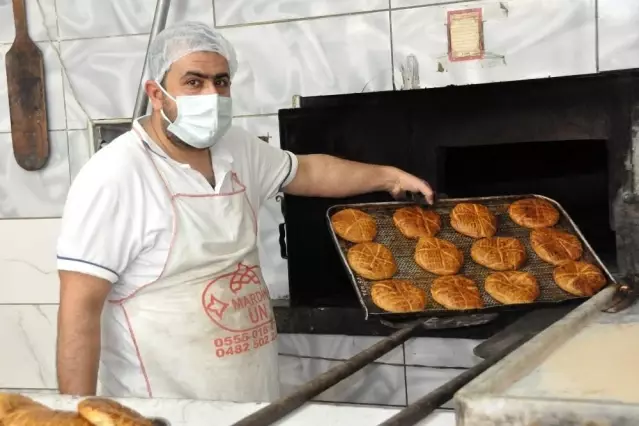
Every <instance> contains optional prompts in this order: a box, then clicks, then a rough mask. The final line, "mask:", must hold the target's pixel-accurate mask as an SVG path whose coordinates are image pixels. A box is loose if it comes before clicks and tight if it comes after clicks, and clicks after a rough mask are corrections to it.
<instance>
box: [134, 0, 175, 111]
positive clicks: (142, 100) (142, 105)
mask: <svg viewBox="0 0 639 426" xmlns="http://www.w3.org/2000/svg"><path fill="white" fill-rule="evenodd" d="M170 7H171V0H158V2H157V5H156V6H155V15H154V16H153V24H152V25H151V34H149V44H148V45H147V47H146V55H144V66H143V67H142V76H141V77H140V84H139V86H138V96H137V97H136V99H135V107H134V108H133V119H134V120H135V119H136V118H139V117H142V116H143V115H145V114H146V110H147V108H148V106H149V98H148V97H147V96H146V91H145V90H144V83H145V82H146V80H147V76H146V63H147V60H148V58H149V46H151V43H152V42H153V40H154V39H155V37H156V36H157V35H158V34H159V33H160V31H162V30H163V29H164V27H166V18H167V16H168V15H169V8H170Z"/></svg>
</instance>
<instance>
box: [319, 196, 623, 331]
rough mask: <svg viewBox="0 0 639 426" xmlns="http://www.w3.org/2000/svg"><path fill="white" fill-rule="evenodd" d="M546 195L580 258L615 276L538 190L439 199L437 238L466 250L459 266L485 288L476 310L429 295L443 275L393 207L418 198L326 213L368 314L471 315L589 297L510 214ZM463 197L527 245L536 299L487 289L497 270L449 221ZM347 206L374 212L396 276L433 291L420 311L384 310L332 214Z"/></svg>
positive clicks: (500, 232)
mask: <svg viewBox="0 0 639 426" xmlns="http://www.w3.org/2000/svg"><path fill="white" fill-rule="evenodd" d="M531 197H537V198H543V199H545V200H547V201H549V202H551V203H552V204H553V205H554V206H555V208H556V209H557V210H558V211H559V213H560V220H559V223H557V225H555V228H557V229H562V230H564V231H567V232H570V233H571V234H573V235H576V236H577V237H578V238H579V239H580V241H581V243H582V245H583V249H584V252H583V256H582V258H581V260H583V261H585V262H589V263H592V264H594V265H596V266H598V267H599V268H601V270H602V271H603V273H604V275H605V276H606V278H607V280H608V282H611V281H612V277H611V276H610V273H609V272H608V270H607V269H606V268H605V266H604V265H603V263H602V262H601V260H599V258H598V257H597V256H596V255H595V253H594V252H593V250H592V248H591V247H590V245H589V244H588V243H587V242H586V241H585V240H584V238H583V235H582V234H581V232H580V231H579V229H578V228H577V226H576V225H575V224H574V222H573V221H572V220H571V219H570V217H569V216H568V214H567V213H566V212H565V211H564V209H563V208H562V207H561V206H560V205H559V204H558V203H557V202H556V201H554V200H552V199H549V198H546V197H542V196H538V195H520V196H508V197H484V198H472V199H440V200H438V201H437V204H436V206H435V207H434V210H435V211H436V212H437V213H438V214H439V215H440V216H441V223H442V228H441V230H440V232H439V233H438V234H437V235H436V237H437V238H441V239H444V240H447V241H450V242H452V243H453V244H455V245H456V246H457V247H458V248H459V249H460V250H461V251H462V252H463V253H464V265H463V266H462V269H461V270H460V271H459V274H461V275H464V276H466V277H468V278H471V279H472V280H474V281H475V283H476V284H477V286H478V287H479V290H480V292H481V296H482V299H483V300H484V308H482V309H476V310H465V311H455V310H449V309H446V308H444V307H443V306H441V305H439V304H438V303H436V302H435V301H434V300H433V298H432V297H431V295H430V285H431V283H432V282H433V280H434V279H435V278H437V277H438V275H435V274H432V273H430V272H427V271H424V270H423V269H422V268H420V267H419V266H417V264H416V263H415V261H414V258H413V256H414V253H415V246H416V245H417V240H411V239H408V238H406V237H404V236H403V235H402V234H401V233H400V232H399V230H398V229H397V228H396V227H395V225H394V223H393V213H394V212H395V210H397V209H398V208H400V207H405V206H410V205H414V203H407V202H393V203H370V204H348V205H346V204H342V205H336V206H333V207H331V208H329V209H328V211H327V219H328V223H329V228H330V232H331V235H332V237H333V240H334V242H335V245H336V247H337V248H338V250H339V253H340V257H341V259H342V262H343V264H344V266H345V267H346V270H347V272H348V275H349V277H350V279H351V282H352V284H353V285H354V287H355V291H356V292H357V294H358V296H359V300H360V303H361V304H362V306H363V307H364V309H365V311H366V316H367V317H368V315H383V316H385V317H395V318H397V319H399V318H408V317H414V316H450V315H467V314H468V313H471V312H484V313H488V312H497V311H503V310H516V309H529V308H530V307H531V305H543V304H554V303H558V302H565V301H569V300H577V299H584V298H580V297H577V296H573V295H571V294H569V293H567V292H565V291H563V290H562V289H561V288H559V287H558V286H557V285H556V284H555V282H554V280H553V278H552V272H553V269H554V268H555V267H554V266H553V265H551V264H549V263H546V262H544V261H542V260H541V259H540V258H539V257H538V256H537V255H536V254H535V252H534V251H533V249H532V247H531V246H530V231H531V230H530V229H527V228H523V227H521V226H519V225H517V224H515V223H514V222H513V221H512V220H511V219H510V217H509V215H508V206H509V205H510V204H511V203H512V202H514V201H516V200H519V199H523V198H531ZM460 202H473V203H479V204H483V205H484V206H486V207H488V208H489V209H490V211H492V212H493V214H495V216H496V217H497V233H496V234H495V235H496V236H500V237H514V238H517V239H518V240H519V241H521V242H522V243H523V245H524V247H525V248H526V254H527V260H526V263H525V264H524V266H523V267H521V268H520V269H519V270H520V271H526V272H530V273H531V274H533V275H534V276H535V278H537V282H538V284H539V290H540V295H539V297H538V298H537V300H536V301H535V302H534V303H528V304H519V305H503V304H501V303H499V302H497V301H496V300H495V299H493V298H492V297H491V296H489V295H488V293H486V291H485V290H484V281H485V279H486V277H487V276H488V275H489V274H490V273H492V272H495V271H492V270H490V269H488V268H486V267H484V266H481V265H478V264H476V263H475V262H474V261H473V260H472V258H471V257H470V247H471V245H472V244H473V242H474V241H476V240H475V239H474V238H471V237H467V236H465V235H462V234H460V233H458V232H457V231H455V230H454V229H453V228H452V227H451V226H450V211H451V210H452V208H453V207H455V205H457V204H458V203H460ZM346 208H357V209H359V210H362V211H364V212H366V213H368V214H370V215H371V216H373V218H375V220H376V222H377V236H376V237H375V242H378V243H381V244H384V245H385V246H386V247H388V248H389V249H390V250H391V251H392V252H393V255H394V257H395V261H396V262H397V273H396V274H395V275H394V276H393V278H394V279H406V280H410V281H411V282H412V283H413V284H415V285H416V286H418V287H420V288H422V289H424V290H426V293H427V294H428V304H427V305H426V308H425V309H424V310H423V311H422V312H415V313H410V314H397V313H391V312H386V311H383V310H382V309H380V308H378V307H377V306H376V305H375V304H374V303H373V301H372V300H371V297H370V287H371V285H372V281H368V280H366V279H364V278H361V277H359V276H357V275H356V274H355V273H354V272H353V271H352V270H351V268H350V266H349V265H348V262H347V260H346V253H347V252H348V249H349V248H351V247H352V246H353V245H354V244H353V243H350V242H348V241H345V240H343V239H341V238H339V237H338V236H337V235H336V234H335V232H334V230H333V228H332V225H331V221H330V217H331V216H332V215H333V214H335V213H337V212H338V211H340V210H343V209H346Z"/></svg>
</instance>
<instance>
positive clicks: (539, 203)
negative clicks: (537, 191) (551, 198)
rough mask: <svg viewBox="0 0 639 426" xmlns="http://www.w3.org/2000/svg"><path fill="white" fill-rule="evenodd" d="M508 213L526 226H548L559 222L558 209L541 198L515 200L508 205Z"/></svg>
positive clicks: (516, 221)
mask: <svg viewBox="0 0 639 426" xmlns="http://www.w3.org/2000/svg"><path fill="white" fill-rule="evenodd" d="M508 215H509V216H510V218H511V219H512V220H513V222H515V223H516V224H517V225H519V226H523V227H525V228H533V229H537V228H548V227H550V226H554V225H556V224H557V222H559V212H558V211H557V209H556V208H555V207H554V206H553V205H552V204H551V203H549V202H548V201H546V200H543V199H541V198H525V199H523V200H518V201H515V202H514V203H512V204H511V205H510V207H508Z"/></svg>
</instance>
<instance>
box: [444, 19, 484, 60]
mask: <svg viewBox="0 0 639 426" xmlns="http://www.w3.org/2000/svg"><path fill="white" fill-rule="evenodd" d="M447 26H448V59H449V60H450V61H451V62H457V61H470V60H473V59H482V58H483V57H484V23H483V21H482V10H481V9H464V10H452V11H449V12H448V25H447Z"/></svg>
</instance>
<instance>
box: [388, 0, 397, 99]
mask: <svg viewBox="0 0 639 426" xmlns="http://www.w3.org/2000/svg"><path fill="white" fill-rule="evenodd" d="M391 1H392V0H388V29H389V32H388V34H389V36H390V60H391V84H392V87H393V91H395V90H397V86H395V51H394V49H393V10H392V9H391Z"/></svg>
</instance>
